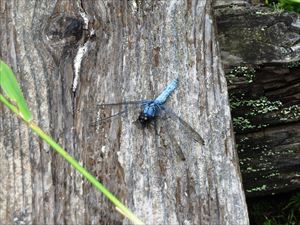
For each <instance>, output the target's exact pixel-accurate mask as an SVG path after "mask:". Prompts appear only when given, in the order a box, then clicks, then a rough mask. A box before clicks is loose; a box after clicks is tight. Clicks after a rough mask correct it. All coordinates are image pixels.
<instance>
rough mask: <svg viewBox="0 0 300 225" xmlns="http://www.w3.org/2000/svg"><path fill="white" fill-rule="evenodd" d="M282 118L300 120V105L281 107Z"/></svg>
mask: <svg viewBox="0 0 300 225" xmlns="http://www.w3.org/2000/svg"><path fill="white" fill-rule="evenodd" d="M280 113H281V118H280V120H299V119H300V106H299V105H292V106H290V107H286V108H283V109H281V111H280Z"/></svg>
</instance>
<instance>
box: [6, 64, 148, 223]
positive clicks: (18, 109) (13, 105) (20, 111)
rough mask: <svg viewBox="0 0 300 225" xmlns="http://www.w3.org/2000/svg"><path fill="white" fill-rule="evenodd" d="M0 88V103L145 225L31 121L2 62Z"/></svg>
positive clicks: (126, 211) (129, 215)
mask: <svg viewBox="0 0 300 225" xmlns="http://www.w3.org/2000/svg"><path fill="white" fill-rule="evenodd" d="M0 87H1V88H2V89H3V91H4V94H5V95H6V96H3V95H1V94H0V102H2V103H3V104H4V105H5V106H7V107H8V108H9V109H10V110H12V111H13V112H14V113H15V114H17V115H18V116H20V118H21V119H23V121H24V122H26V124H27V125H28V126H29V127H30V128H31V129H32V130H33V131H34V132H35V133H36V134H38V135H39V136H40V137H41V138H42V139H43V140H44V141H45V142H47V143H48V144H49V145H50V146H51V147H52V148H53V149H55V150H56V152H57V153H59V154H60V155H61V156H62V157H63V158H64V159H65V160H66V161H67V162H68V163H69V164H71V165H72V166H73V167H74V168H75V169H76V170H77V171H78V172H79V173H80V174H82V175H83V176H84V177H85V178H86V179H87V180H88V181H89V182H90V183H91V184H92V185H94V187H95V188H97V189H98V190H99V191H100V192H102V193H103V194H104V195H105V196H106V197H107V198H108V199H109V200H110V201H111V202H112V203H113V204H114V205H115V206H116V208H117V210H118V211H119V212H120V213H122V214H123V215H124V216H125V217H127V218H128V219H129V220H131V221H132V222H133V223H134V224H145V223H144V222H142V221H141V220H140V219H139V218H138V217H137V216H136V215H135V214H133V213H132V212H131V211H130V210H129V209H128V208H127V207H126V206H125V205H123V204H122V203H121V201H119V200H118V199H117V198H116V197H115V196H114V195H113V194H112V193H111V192H110V191H109V190H108V189H107V188H106V187H105V186H104V185H103V184H101V183H100V182H99V181H98V180H97V179H96V178H95V177H94V176H93V175H92V174H90V173H89V172H88V171H87V170H86V169H85V168H84V167H83V166H81V165H80V164H79V163H78V162H77V161H76V160H75V159H74V158H73V157H72V156H71V155H70V154H69V153H68V152H66V151H65V150H64V149H63V148H62V147H61V146H60V145H59V144H57V143H56V142H55V141H54V140H53V139H52V138H51V137H50V136H48V135H47V134H46V133H45V132H44V131H43V130H41V129H40V128H39V127H38V126H37V125H36V124H35V123H33V122H32V121H31V118H32V116H31V113H30V111H29V109H28V107H27V104H26V101H25V99H24V97H23V94H22V91H21V89H20V86H19V84H18V82H17V79H16V78H15V76H14V73H13V72H12V70H11V69H10V68H9V66H8V65H6V64H5V63H4V62H3V61H1V60H0Z"/></svg>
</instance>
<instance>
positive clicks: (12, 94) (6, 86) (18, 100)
mask: <svg viewBox="0 0 300 225" xmlns="http://www.w3.org/2000/svg"><path fill="white" fill-rule="evenodd" d="M0 87H1V88H2V90H3V92H4V94H5V97H7V98H8V100H9V102H10V103H11V104H13V105H15V106H16V107H17V108H18V110H19V115H20V116H21V117H23V119H24V120H25V121H27V122H29V121H30V120H31V118H32V116H31V113H30V111H29V109H28V106H27V103H26V101H25V98H24V96H23V94H22V91H21V88H20V86H19V84H18V81H17V79H16V77H15V75H14V73H13V71H12V70H11V69H10V67H9V66H8V65H7V64H6V63H4V62H3V61H2V60H0Z"/></svg>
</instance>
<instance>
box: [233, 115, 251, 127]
mask: <svg viewBox="0 0 300 225" xmlns="http://www.w3.org/2000/svg"><path fill="white" fill-rule="evenodd" d="M233 126H234V127H235V128H237V129H240V130H245V129H251V128H255V126H254V125H252V124H251V123H250V121H249V120H248V119H246V118H244V117H241V116H239V117H235V118H233Z"/></svg>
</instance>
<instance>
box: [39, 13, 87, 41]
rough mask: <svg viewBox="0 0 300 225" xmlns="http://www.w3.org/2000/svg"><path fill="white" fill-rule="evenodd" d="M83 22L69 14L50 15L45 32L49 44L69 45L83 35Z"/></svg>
mask: <svg viewBox="0 0 300 225" xmlns="http://www.w3.org/2000/svg"><path fill="white" fill-rule="evenodd" d="M83 27H84V23H83V21H82V20H81V19H78V18H75V17H71V16H65V15H64V16H57V17H52V18H51V19H50V20H49V22H48V27H47V28H46V31H45V34H46V36H47V40H48V41H50V42H51V43H50V45H57V46H60V47H61V46H70V45H73V44H75V43H77V42H78V41H79V40H80V39H81V37H82V35H83Z"/></svg>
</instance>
